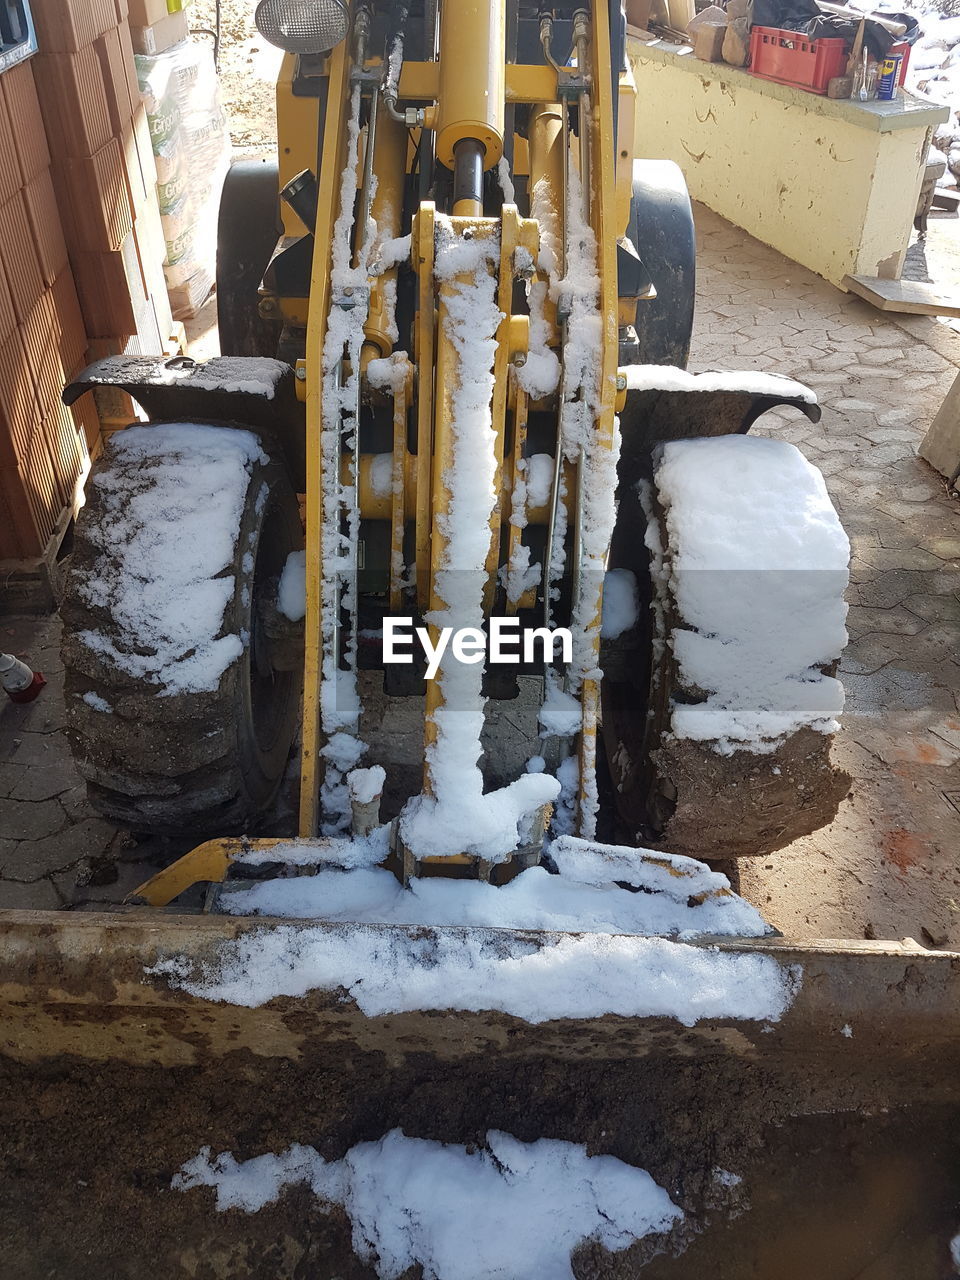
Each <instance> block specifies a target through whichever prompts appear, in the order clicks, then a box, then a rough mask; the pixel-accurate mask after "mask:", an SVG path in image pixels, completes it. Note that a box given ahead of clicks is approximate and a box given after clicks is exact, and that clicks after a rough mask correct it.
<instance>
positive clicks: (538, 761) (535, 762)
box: [526, 756, 547, 773]
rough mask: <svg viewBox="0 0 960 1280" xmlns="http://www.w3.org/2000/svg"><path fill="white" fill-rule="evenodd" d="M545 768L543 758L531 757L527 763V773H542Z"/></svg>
mask: <svg viewBox="0 0 960 1280" xmlns="http://www.w3.org/2000/svg"><path fill="white" fill-rule="evenodd" d="M546 767H547V762H546V760H544V758H543V756H531V757H530V759H529V760H528V761H527V765H526V768H527V773H543V771H544V769H546Z"/></svg>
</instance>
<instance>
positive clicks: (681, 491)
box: [651, 436, 850, 754]
mask: <svg viewBox="0 0 960 1280" xmlns="http://www.w3.org/2000/svg"><path fill="white" fill-rule="evenodd" d="M655 485H656V489H657V496H658V499H659V502H660V505H661V507H662V508H663V511H664V521H665V525H666V529H667V532H668V544H669V545H668V547H667V549H666V552H665V553H664V555H663V561H662V564H661V565H660V566H659V567H658V566H657V565H656V563H655V564H654V573H655V575H656V576H657V578H658V590H659V591H660V593H661V600H660V604H661V605H663V604H664V595H665V594H666V595H668V596H669V598H670V599H671V600H672V602H673V605H674V608H675V612H676V614H677V615H678V618H679V620H680V625H677V626H675V627H674V629H673V631H672V634H671V635H670V636H669V642H670V644H671V645H672V647H673V652H674V655H675V657H676V659H677V662H678V664H679V674H680V681H681V683H682V685H684V686H685V687H686V688H687V689H688V690H693V691H696V690H700V691H702V693H703V695H704V697H703V698H702V700H701V701H698V702H691V703H680V702H678V703H676V704H675V705H674V708H673V716H672V730H673V732H674V733H675V734H676V736H677V737H680V738H692V739H696V740H698V741H707V742H711V743H713V744H715V746H716V749H717V750H718V751H720V752H722V753H725V754H729V753H730V752H732V751H734V750H736V749H737V748H748V749H750V750H753V751H758V752H767V751H771V750H773V748H774V747H775V745H776V744H777V743H778V742H780V741H782V740H783V739H784V737H786V736H787V735H788V734H790V733H793V732H795V731H796V730H797V729H799V728H801V727H803V726H809V727H811V728H813V729H816V730H818V731H819V732H821V733H833V732H835V731H836V729H837V728H838V727H839V726H838V724H837V721H836V716H838V715H839V714H840V711H841V710H842V708H843V686H842V685H841V684H840V682H839V681H838V680H836V679H834V678H832V677H830V676H826V675H824V674H823V672H822V670H821V669H822V668H823V667H826V666H828V665H829V664H830V663H831V662H833V661H834V660H835V659H836V658H837V657H838V656H839V654H840V653H841V651H842V649H843V647H844V645H845V644H846V640H847V633H846V630H845V627H844V621H845V618H846V612H847V606H846V605H845V603H844V600H843V593H844V591H845V589H846V586H847V580H848V571H847V566H848V562H849V556H850V547H849V542H848V540H847V536H846V534H845V533H844V531H843V528H842V527H841V525H840V521H839V519H838V518H837V514H836V512H835V511H834V509H833V505H832V503H831V502H830V498H829V496H828V494H827V490H826V486H825V485H824V482H823V477H822V476H821V474H820V472H819V471H818V470H817V469H816V468H815V467H813V466H811V464H810V463H809V462H807V460H806V458H804V456H803V454H802V453H801V452H800V451H799V449H797V448H796V447H795V446H794V445H792V444H788V443H787V442H786V441H782V440H769V439H764V438H761V437H749V436H723V437H719V438H717V439H705V440H681V441H674V442H671V443H669V444H666V445H664V446H663V447H662V449H661V451H660V454H659V459H658V461H657V463H656V472H655ZM652 533H653V538H652V539H651V545H652V546H653V545H659V530H658V529H656V528H653V529H652ZM666 616H669V611H666Z"/></svg>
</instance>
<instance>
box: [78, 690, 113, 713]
mask: <svg viewBox="0 0 960 1280" xmlns="http://www.w3.org/2000/svg"><path fill="white" fill-rule="evenodd" d="M81 700H82V701H83V702H85V703H86V704H87V706H88V707H93V709H94V711H102V712H104V713H105V714H106V715H113V707H111V705H110V703H109V702H108V701H107V700H106V698H101V697H100V695H99V693H94V692H93V691H92V690H89V691H88V692H87V693H85V694H83V695H82V698H81Z"/></svg>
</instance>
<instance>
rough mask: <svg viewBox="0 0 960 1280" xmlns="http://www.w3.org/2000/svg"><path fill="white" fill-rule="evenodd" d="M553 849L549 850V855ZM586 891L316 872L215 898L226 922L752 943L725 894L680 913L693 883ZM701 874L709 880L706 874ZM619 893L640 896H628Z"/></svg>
mask: <svg viewBox="0 0 960 1280" xmlns="http://www.w3.org/2000/svg"><path fill="white" fill-rule="evenodd" d="M554 847H555V846H554ZM601 874H605V875H606V878H605V879H602V880H601V879H599V878H598V879H597V880H596V881H595V882H594V883H589V882H584V881H578V880H577V878H576V877H575V876H568V875H567V873H566V872H564V873H563V874H561V875H551V874H550V873H549V872H548V871H546V870H545V869H544V868H543V867H530V868H529V869H528V870H526V871H523V872H521V873H520V875H518V876H516V877H515V878H514V879H513V880H511V881H510V882H509V884H506V885H504V886H502V887H500V888H497V887H495V886H493V885H490V884H484V883H483V882H481V881H479V880H449V879H446V878H443V877H428V878H426V879H413V880H411V881H410V886H409V888H408V889H405V888H404V887H403V886H402V885H401V884H400V882H399V880H398V879H397V878H396V876H394V875H393V873H392V872H390V871H386V870H384V869H383V868H382V867H367V868H358V869H355V870H350V871H342V870H337V869H321V870H319V871H318V872H317V874H316V875H313V876H309V877H307V878H304V877H298V878H296V879H292V880H291V879H280V880H265V881H262V882H257V883H256V884H252V885H251V886H250V887H249V888H244V889H236V890H234V891H232V892H230V893H224V894H222V895H221V897H220V906H221V909H222V910H223V911H224V912H226V913H227V914H228V915H236V916H251V915H262V916H276V917H279V918H282V919H293V920H311V919H312V920H317V919H322V920H324V921H327V922H333V923H347V922H352V923H356V924H398V925H423V926H429V927H433V928H441V927H446V926H460V925H469V926H472V927H480V928H490V929H546V930H550V931H552V932H571V933H574V932H579V933H598V934H601V933H624V934H633V935H636V936H640V935H644V936H648V935H651V936H652V935H657V936H671V937H678V936H680V937H682V938H684V939H689V938H692V937H697V936H700V935H711V936H716V937H761V936H762V935H763V934H764V932H765V931H766V926H765V925H764V922H763V919H762V917H761V916H760V914H759V913H758V912H757V911H756V910H755V908H753V907H751V906H750V905H749V904H748V903H746V902H744V901H743V899H742V898H738V897H737V896H736V895H735V894H733V893H731V892H729V885H728V883H727V881H726V880H725V879H724V877H722V876H720V877H718V879H720V880H721V881H722V882H723V884H724V885H725V886H726V887H725V888H721V889H720V890H719V892H718V893H717V896H711V897H708V898H706V899H705V900H704V901H703V902H701V903H698V904H696V905H692V906H691V905H690V903H689V899H690V897H691V896H693V895H695V894H697V893H698V890H697V889H696V888H695V887H694V882H693V878H691V880H689V881H688V880H685V879H684V878H683V877H679V876H678V877H675V878H674V879H673V880H672V881H671V880H670V878H669V873H666V872H662V873H661V874H660V875H659V876H658V874H657V868H655V867H653V868H651V869H650V870H649V872H645V871H644V870H643V869H642V868H641V869H639V870H637V869H634V870H632V871H630V872H629V873H627V874H624V875H623V876H622V877H618V878H617V879H618V883H615V882H614V875H613V868H611V869H608V870H606V871H605V872H601ZM708 874H709V873H708ZM621 884H628V885H631V886H635V887H636V888H638V889H643V890H645V891H644V892H642V893H636V892H632V891H631V889H629V888H622V887H620V885H621Z"/></svg>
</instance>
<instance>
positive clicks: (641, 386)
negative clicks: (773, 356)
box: [621, 364, 817, 404]
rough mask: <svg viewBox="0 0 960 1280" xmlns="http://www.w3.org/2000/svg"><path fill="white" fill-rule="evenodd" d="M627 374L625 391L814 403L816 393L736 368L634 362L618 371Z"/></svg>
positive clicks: (799, 384)
mask: <svg viewBox="0 0 960 1280" xmlns="http://www.w3.org/2000/svg"><path fill="white" fill-rule="evenodd" d="M621 372H622V373H625V374H626V377H627V390H628V391H743V392H746V393H747V394H749V395H754V396H782V397H783V398H784V399H791V400H792V399H796V400H802V401H803V402H804V403H805V404H816V403H817V396H816V393H815V392H813V391H811V390H810V388H809V387H805V386H804V385H803V383H802V382H794V380H793V379H792V378H783V377H781V376H780V375H779V374H776V373H752V372H748V371H739V370H738V371H735V372H729V373H728V372H724V373H687V372H686V370H684V369H676V368H674V366H673V365H661V364H634V365H628V366H627V368H626V369H623V370H621Z"/></svg>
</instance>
